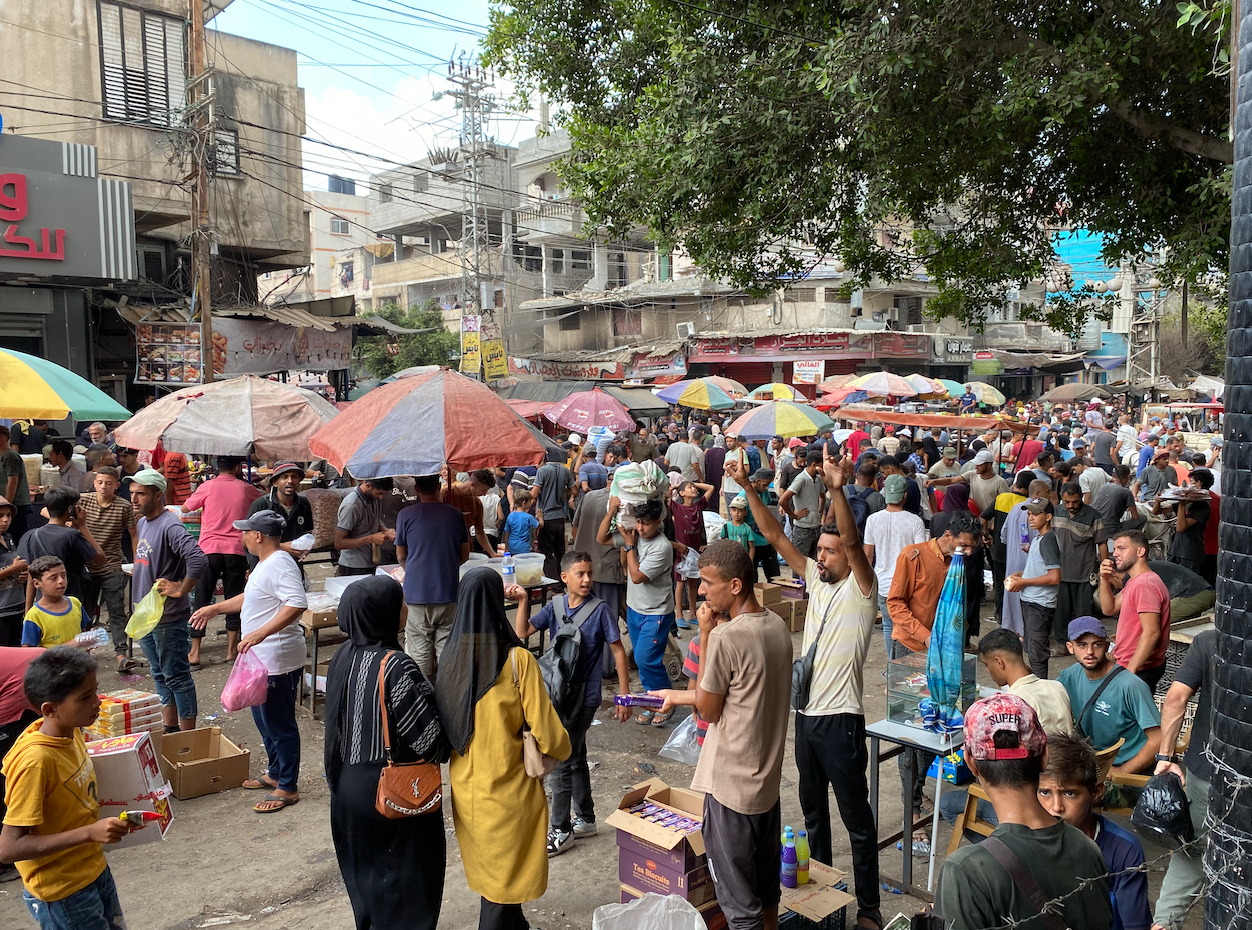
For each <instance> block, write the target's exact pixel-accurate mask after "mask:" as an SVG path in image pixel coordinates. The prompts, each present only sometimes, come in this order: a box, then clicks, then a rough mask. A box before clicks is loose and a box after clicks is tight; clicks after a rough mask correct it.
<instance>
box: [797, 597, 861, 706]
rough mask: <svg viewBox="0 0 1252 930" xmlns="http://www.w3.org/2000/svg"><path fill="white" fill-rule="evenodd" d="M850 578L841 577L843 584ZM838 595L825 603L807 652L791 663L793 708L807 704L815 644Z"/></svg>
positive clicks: (823, 630)
mask: <svg viewBox="0 0 1252 930" xmlns="http://www.w3.org/2000/svg"><path fill="white" fill-rule="evenodd" d="M851 578H852V575H851V574H849V575H848V577H847V578H845V579H843V584H847V583H848V581H849V580H850V579H851ZM838 596H839V591H836V592H835V593H834V594H833V595H832V597H831V599H830V603H829V604H827V605H826V609H825V610H824V611H822V623H821V626H819V627H818V628H817V636H815V637H813V644H812V645H811V646H809V649H808V652H806V653H805V654H804V655H802V656H800V658H798V659H796V660H795V661H794V662H793V663H791V706H792V707H793V708H794V709H795V710H798V711H803V710H804V709H805V708H806V707H808V706H809V691H810V689H811V688H812V687H813V664H814V662H815V661H816V660H817V644H818V643H820V642H821V641H822V633H824V632H826V620H827V618H828V617H829V616H830V611H831V608H832V607H834V606H835V599H836V598H838Z"/></svg>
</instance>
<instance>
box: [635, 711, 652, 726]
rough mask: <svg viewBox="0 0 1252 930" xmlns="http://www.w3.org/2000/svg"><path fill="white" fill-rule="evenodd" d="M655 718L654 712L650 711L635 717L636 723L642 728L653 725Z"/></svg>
mask: <svg viewBox="0 0 1252 930" xmlns="http://www.w3.org/2000/svg"><path fill="white" fill-rule="evenodd" d="M653 716H654V715H653V712H652V711H650V710H645V711H643V712H642V713H640V714H637V715H636V716H635V723H637V724H639V725H640V726H641V727H646V726H648V725H649V724H650V723H652V718H653Z"/></svg>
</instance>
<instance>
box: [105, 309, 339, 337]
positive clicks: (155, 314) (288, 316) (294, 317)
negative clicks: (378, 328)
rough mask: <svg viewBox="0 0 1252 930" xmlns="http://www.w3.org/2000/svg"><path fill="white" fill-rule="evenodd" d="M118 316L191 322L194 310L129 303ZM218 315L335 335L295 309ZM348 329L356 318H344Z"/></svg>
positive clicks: (330, 326)
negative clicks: (272, 322) (247, 318)
mask: <svg viewBox="0 0 1252 930" xmlns="http://www.w3.org/2000/svg"><path fill="white" fill-rule="evenodd" d="M117 312H118V314H119V315H120V316H121V317H122V319H124V320H125V321H126V322H128V323H140V322H144V323H190V322H191V319H190V317H191V311H190V310H189V309H188V308H187V307H185V306H180V305H178V304H167V305H165V306H161V307H155V306H152V305H150V304H133V303H128V304H126V305H125V306H124V307H118V308H117ZM213 315H214V316H229V317H253V318H258V317H259V318H262V319H266V320H273V321H274V322H275V323H286V324H287V325H288V326H311V327H313V328H314V329H320V330H322V331H323V332H327V333H333V332H334V331H335V324H334V322H332V321H331V320H329V319H326V318H323V317H316V316H313V314H311V313H306V312H305V311H304V310H299V309H297V308H295V307H260V306H252V307H214V308H213ZM339 320H341V321H342V323H343V324H344V325H345V326H349V325H352V324H353V323H355V322H356V318H355V317H340V318H339Z"/></svg>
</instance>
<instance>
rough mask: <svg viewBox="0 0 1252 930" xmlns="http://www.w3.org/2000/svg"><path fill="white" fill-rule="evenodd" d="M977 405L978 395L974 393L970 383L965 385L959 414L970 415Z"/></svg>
mask: <svg viewBox="0 0 1252 930" xmlns="http://www.w3.org/2000/svg"><path fill="white" fill-rule="evenodd" d="M977 406H978V395H976V394H975V393H974V386H973V385H972V384H967V385H965V393H964V394H962V395H961V416H963V417H966V416H972V415H973V413H974V408H975V407H977Z"/></svg>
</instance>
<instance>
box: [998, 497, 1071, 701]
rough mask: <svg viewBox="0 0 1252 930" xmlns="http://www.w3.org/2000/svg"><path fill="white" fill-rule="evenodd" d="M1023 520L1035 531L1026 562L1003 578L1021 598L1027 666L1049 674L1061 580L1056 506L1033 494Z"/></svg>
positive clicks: (1010, 589)
mask: <svg viewBox="0 0 1252 930" xmlns="http://www.w3.org/2000/svg"><path fill="white" fill-rule="evenodd" d="M1024 509H1025V511H1026V515H1027V516H1026V521H1027V523H1029V524H1030V528H1031V529H1032V530H1033V531H1034V532H1035V533H1036V534H1038V535H1036V536H1035V538H1034V539H1032V540H1031V542H1030V552H1029V553H1028V554H1027V556H1026V566H1025V567H1024V568H1023V569H1022V570H1021V571H1020V572H1014V573H1013V574H1011V575H1009V576H1008V577H1007V578H1005V579H1004V588H1005V590H1006V591H1017V592H1019V593H1020V595H1021V599H1022V626H1023V627H1024V628H1025V636H1023V637H1022V638H1023V639H1024V640H1025V642H1026V646H1027V651H1028V652H1029V655H1030V670H1031V671H1032V672H1034V673H1035V674H1036V675H1038V676H1039V677H1040V678H1047V677H1048V658H1049V656H1050V652H1049V650H1048V634H1049V633H1051V632H1052V618H1053V616H1054V614H1055V613H1056V595H1057V586H1058V585H1059V584H1060V583H1061V547H1060V544H1059V543H1058V542H1057V538H1056V534H1055V533H1054V532H1052V517H1053V515H1054V513H1055V509H1054V508H1053V506H1052V502H1051V501H1050V500H1048V499H1047V498H1043V497H1033V498H1031V499H1030V500H1028V501H1027V502H1026V504H1025V507H1024Z"/></svg>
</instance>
